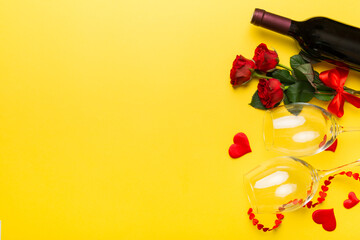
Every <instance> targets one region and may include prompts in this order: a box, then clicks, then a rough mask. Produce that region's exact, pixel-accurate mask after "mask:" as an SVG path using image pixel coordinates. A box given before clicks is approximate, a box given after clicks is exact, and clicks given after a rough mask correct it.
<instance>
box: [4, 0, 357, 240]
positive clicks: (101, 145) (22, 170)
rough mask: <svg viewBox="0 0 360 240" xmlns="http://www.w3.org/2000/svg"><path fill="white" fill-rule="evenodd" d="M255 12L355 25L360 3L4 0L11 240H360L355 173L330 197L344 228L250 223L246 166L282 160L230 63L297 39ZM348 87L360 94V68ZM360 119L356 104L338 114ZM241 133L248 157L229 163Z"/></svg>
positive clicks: (352, 137) (300, 220) (352, 144)
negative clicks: (260, 21) (256, 20)
mask: <svg viewBox="0 0 360 240" xmlns="http://www.w3.org/2000/svg"><path fill="white" fill-rule="evenodd" d="M255 7H260V8H264V9H266V10H268V11H270V12H274V13H277V14H280V15H283V16H287V17H290V18H293V19H295V20H304V19H307V18H309V17H313V16H327V17H330V18H333V19H336V20H340V21H342V22H345V23H349V24H352V25H355V26H360V17H359V14H358V9H359V8H360V2H357V1H350V0H343V1H341V3H340V2H339V1H325V0H322V1H313V0H304V1H294V0H289V1H265V0H254V1H244V0H229V1H223V0H208V1H205V0H202V1H200V0H181V1H180V0H175V1H165V0H151V1H150V0H139V1H124V0H11V1H10V0H0V219H1V220H2V237H3V239H8V240H15V239H19V240H20V239H21V240H24V239H37V240H40V239H52V240H57V239H61V240H63V239H87V240H92V239H109V240H111V239H126V240H127V239H129V240H136V239H147V240H148V239H167V240H168V239H196V240H202V239H206V240H207V239H212V240H220V239H221V240H225V239H226V240H227V239H229V240H230V239H237V240H238V239H260V238H261V239H273V238H274V237H276V238H277V239H289V238H290V237H291V238H292V239H315V237H316V239H324V238H326V239H338V238H340V237H350V236H352V237H354V236H359V235H360V229H359V227H358V226H359V221H360V207H359V206H357V207H354V208H353V209H351V210H346V209H345V208H344V207H343V206H342V202H343V201H344V200H345V199H346V197H347V194H348V192H349V191H355V192H356V193H357V194H358V195H359V196H360V191H359V183H356V182H355V181H349V180H347V179H346V180H345V179H344V180H340V179H339V180H337V181H334V183H333V184H332V185H331V188H330V191H329V193H328V198H327V200H326V202H325V203H324V204H323V205H322V208H334V209H335V214H336V218H337V222H338V226H337V229H336V230H335V231H334V232H330V233H329V232H326V231H324V230H323V229H322V228H321V226H320V225H317V224H315V223H313V221H312V219H311V214H312V210H307V209H303V210H299V211H297V212H293V213H288V214H286V216H285V217H286V218H285V220H284V223H283V225H282V226H281V227H280V228H279V229H278V230H277V231H273V232H270V233H263V232H260V231H258V230H256V229H255V228H254V227H253V226H252V224H251V223H250V221H249V220H248V219H247V215H246V211H247V208H248V207H249V204H248V202H247V198H246V196H245V193H244V190H243V187H242V175H243V173H245V172H247V171H248V170H249V169H251V168H252V167H254V166H255V165H256V164H257V163H260V162H262V161H264V160H265V159H268V158H271V157H273V156H275V154H273V153H269V152H266V151H265V150H264V146H263V143H262V135H261V131H262V130H261V124H262V116H263V112H262V111H260V110H256V109H253V108H252V107H250V106H249V105H248V103H249V101H250V99H251V96H252V94H253V92H254V91H255V89H256V84H257V81H256V80H254V81H252V82H251V83H250V84H248V85H247V86H246V87H241V88H238V89H236V90H234V89H233V88H232V87H231V85H230V84H229V71H230V68H231V64H232V61H233V59H234V58H235V56H236V55H237V54H242V55H244V56H246V57H248V58H252V57H253V51H254V49H255V47H256V46H257V45H258V44H259V43H261V42H264V43H266V44H267V45H268V46H269V47H271V48H275V49H276V50H277V52H278V53H279V56H280V60H281V63H283V64H285V65H289V64H288V61H289V57H290V56H292V55H293V54H296V53H297V52H298V48H297V46H296V44H295V42H294V41H293V40H292V39H290V38H287V37H283V36H281V35H278V34H276V33H272V32H270V31H267V30H264V29H260V28H258V27H255V26H253V25H251V24H250V18H251V15H252V13H253V10H254V8H255ZM330 67H331V66H330V65H324V64H323V65H320V66H316V69H317V70H319V71H320V70H325V69H328V68H330ZM346 85H347V86H349V87H353V88H355V89H360V74H359V73H355V72H353V71H351V73H350V76H349V79H348V81H347V84H346ZM313 103H315V104H319V105H321V106H326V103H323V102H320V101H313ZM359 118H360V109H356V108H355V107H353V106H351V105H349V104H346V106H345V116H344V117H343V118H342V119H341V122H342V123H343V124H344V125H356V124H358V123H359ZM237 132H245V133H246V134H247V135H248V137H249V140H250V144H251V147H252V149H253V152H252V153H250V154H247V155H245V156H244V157H242V158H239V159H236V160H233V159H231V158H230V157H229V156H228V154H227V151H228V147H229V146H230V145H231V143H232V138H233V136H234V135H235V134H236V133H237ZM359 139H360V135H359V134H357V133H351V134H350V133H349V134H343V135H342V136H340V137H339V145H338V150H337V152H336V153H335V154H334V153H331V152H324V153H321V154H318V155H316V156H312V157H308V158H306V160H307V161H309V162H310V163H311V164H313V165H314V166H316V167H318V168H331V167H335V166H337V165H341V164H343V163H347V162H350V161H353V160H356V159H357V158H359V157H360V147H359ZM259 219H260V220H261V221H263V222H265V223H271V222H270V221H271V219H272V218H271V217H269V216H259Z"/></svg>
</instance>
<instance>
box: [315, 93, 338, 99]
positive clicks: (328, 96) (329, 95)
mask: <svg viewBox="0 0 360 240" xmlns="http://www.w3.org/2000/svg"><path fill="white" fill-rule="evenodd" d="M314 96H315V97H316V98H317V99H319V100H321V101H331V100H332V99H333V98H334V96H335V95H334V94H332V92H325V91H324V92H321V93H315V95H314Z"/></svg>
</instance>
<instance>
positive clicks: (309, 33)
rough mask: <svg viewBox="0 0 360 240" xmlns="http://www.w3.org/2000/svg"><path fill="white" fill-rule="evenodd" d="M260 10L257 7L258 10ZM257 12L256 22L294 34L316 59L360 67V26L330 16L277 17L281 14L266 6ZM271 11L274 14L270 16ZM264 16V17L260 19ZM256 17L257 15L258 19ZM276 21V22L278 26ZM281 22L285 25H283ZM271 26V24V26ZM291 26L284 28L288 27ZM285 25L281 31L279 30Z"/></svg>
mask: <svg viewBox="0 0 360 240" xmlns="http://www.w3.org/2000/svg"><path fill="white" fill-rule="evenodd" d="M255 11H257V10H255ZM258 11H261V14H260V15H259V14H258V15H255V13H254V16H253V18H257V22H256V21H253V20H252V23H254V24H255V25H259V26H263V27H265V28H267V29H270V30H273V31H276V32H279V33H282V34H284V35H288V36H290V37H292V38H294V39H295V40H296V41H297V42H298V43H299V45H300V47H301V48H302V49H303V50H304V51H305V52H306V53H308V54H309V56H310V57H312V58H314V59H316V60H323V61H327V62H330V63H333V64H336V65H338V66H345V67H349V68H352V69H355V70H357V71H360V29H359V28H356V27H352V26H349V25H346V24H343V23H340V22H337V21H334V20H331V19H329V18H324V17H315V18H311V19H309V20H306V21H303V22H297V21H294V20H291V19H286V18H285V19H286V20H284V17H280V16H279V17H280V18H279V19H281V20H282V22H280V23H279V21H277V22H276V21H274V20H273V19H276V17H277V15H275V14H271V13H267V12H265V11H263V10H258ZM268 14H271V15H270V16H267V15H268ZM259 19H260V20H259ZM255 20H256V19H255ZM274 25H275V26H274ZM279 25H281V26H282V27H281V28H280V27H279ZM268 26H270V27H268ZM285 28H286V29H287V31H286V30H284V29H285ZM277 29H281V31H277Z"/></svg>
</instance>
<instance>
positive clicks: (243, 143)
mask: <svg viewBox="0 0 360 240" xmlns="http://www.w3.org/2000/svg"><path fill="white" fill-rule="evenodd" d="M249 152H251V148H250V144H249V139H248V138H247V136H246V135H245V133H238V134H236V135H235V136H234V144H232V145H231V146H230V148H229V155H230V157H232V158H239V157H241V156H243V155H245V154H247V153H249Z"/></svg>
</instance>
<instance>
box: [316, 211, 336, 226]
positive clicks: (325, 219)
mask: <svg viewBox="0 0 360 240" xmlns="http://www.w3.org/2000/svg"><path fill="white" fill-rule="evenodd" d="M312 219H313V220H314V222H315V223H317V224H321V225H322V227H323V228H324V229H325V230H326V231H334V230H335V228H336V219H335V214H334V209H333V208H332V209H319V210H316V211H315V212H313V214H312Z"/></svg>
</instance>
